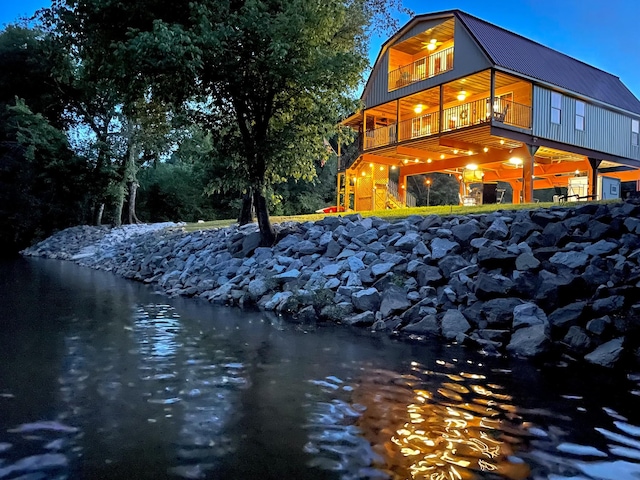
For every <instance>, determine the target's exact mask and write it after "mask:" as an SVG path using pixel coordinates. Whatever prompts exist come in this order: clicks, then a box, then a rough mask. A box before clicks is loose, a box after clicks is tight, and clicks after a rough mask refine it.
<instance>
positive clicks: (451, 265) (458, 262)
mask: <svg viewBox="0 0 640 480" xmlns="http://www.w3.org/2000/svg"><path fill="white" fill-rule="evenodd" d="M469 265H470V263H469V262H468V261H467V260H465V259H464V258H463V257H461V256H460V255H447V256H446V257H444V258H443V259H442V260H440V261H439V262H438V267H439V268H440V270H441V271H442V273H443V274H444V276H445V277H446V278H451V275H452V274H453V272H456V271H458V270H461V269H463V268H465V267H468V266H469Z"/></svg>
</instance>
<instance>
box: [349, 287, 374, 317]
mask: <svg viewBox="0 0 640 480" xmlns="http://www.w3.org/2000/svg"><path fill="white" fill-rule="evenodd" d="M380 301H381V298H380V293H379V292H378V290H376V289H375V288H367V289H365V290H360V291H358V292H355V293H354V294H352V295H351V302H352V303H353V306H354V307H355V308H356V310H359V311H361V312H366V311H368V310H370V311H373V312H376V311H378V308H380Z"/></svg>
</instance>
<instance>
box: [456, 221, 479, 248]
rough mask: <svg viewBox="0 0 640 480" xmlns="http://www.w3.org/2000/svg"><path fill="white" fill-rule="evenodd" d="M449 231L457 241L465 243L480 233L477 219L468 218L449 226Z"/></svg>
mask: <svg viewBox="0 0 640 480" xmlns="http://www.w3.org/2000/svg"><path fill="white" fill-rule="evenodd" d="M451 233H453V237H454V238H455V239H456V240H457V241H459V242H462V243H466V242H468V241H469V240H471V239H472V238H475V237H477V236H479V235H480V224H479V223H478V221H477V220H469V221H468V222H464V223H461V224H459V225H455V226H453V227H451Z"/></svg>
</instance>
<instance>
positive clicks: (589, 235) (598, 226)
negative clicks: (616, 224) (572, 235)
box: [581, 221, 611, 242]
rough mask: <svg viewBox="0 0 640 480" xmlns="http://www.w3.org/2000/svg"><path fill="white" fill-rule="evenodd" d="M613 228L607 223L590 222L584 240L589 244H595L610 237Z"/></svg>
mask: <svg viewBox="0 0 640 480" xmlns="http://www.w3.org/2000/svg"><path fill="white" fill-rule="evenodd" d="M610 231H611V227H610V226H609V225H607V224H605V223H602V222H598V221H591V222H589V225H588V228H587V231H586V232H584V233H583V234H582V236H581V237H582V239H583V240H587V241H589V242H595V241H598V240H600V239H601V238H605V237H607V236H608V235H609V232H610Z"/></svg>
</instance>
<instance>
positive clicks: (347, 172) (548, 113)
mask: <svg viewBox="0 0 640 480" xmlns="http://www.w3.org/2000/svg"><path fill="white" fill-rule="evenodd" d="M362 103H363V105H364V107H363V109H362V110H361V111H359V112H357V113H355V114H354V115H352V116H350V117H349V118H346V119H345V120H344V121H343V122H342V125H343V128H344V127H349V128H351V129H353V130H355V131H356V132H357V138H358V139H357V143H356V146H355V147H352V148H351V149H350V151H349V152H348V153H347V154H345V155H342V156H341V157H340V161H339V169H338V170H339V173H338V207H344V208H350V209H353V210H376V209H384V208H393V207H404V206H413V205H415V198H413V197H412V195H410V194H408V192H407V178H408V177H410V176H413V175H422V174H428V173H431V172H443V173H449V174H451V175H455V176H456V178H457V179H458V180H459V183H460V202H461V203H462V204H477V203H482V202H484V203H486V202H496V201H499V200H500V196H501V192H503V191H504V187H505V186H506V187H510V188H509V190H510V191H512V193H513V195H512V197H513V201H514V202H516V203H517V202H519V201H523V202H533V201H535V198H536V197H535V191H536V190H540V189H555V191H556V192H557V193H558V195H557V196H556V197H555V199H557V200H562V199H569V200H572V199H576V200H584V199H592V198H612V197H614V198H618V197H619V195H620V182H621V181H636V182H637V181H639V180H640V101H639V100H638V99H637V98H636V97H635V96H634V95H633V94H632V93H631V92H630V91H629V90H628V89H627V88H626V87H625V85H624V84H623V83H622V82H621V81H620V79H619V78H618V77H616V76H614V75H611V74H609V73H607V72H604V71H602V70H599V69H597V68H594V67H592V66H590V65H587V64H585V63H583V62H580V61H579V60H576V59H574V58H571V57H569V56H567V55H564V54H562V53H560V52H557V51H555V50H552V49H550V48H547V47H545V46H543V45H540V44H538V43H536V42H534V41H532V40H529V39H527V38H524V37H522V36H520V35H518V34H516V33H513V32H509V31H507V30H505V29H503V28H500V27H498V26H496V25H492V24H490V23H488V22H485V21H484V20H481V19H479V18H476V17H474V16H472V15H469V14H467V13H465V12H462V11H459V10H451V11H445V12H439V13H433V14H426V15H419V16H416V17H414V18H413V19H412V20H411V21H409V22H408V23H407V24H406V25H405V26H404V27H402V28H401V29H400V30H399V31H398V32H397V33H396V34H395V35H394V36H393V37H391V38H390V39H389V40H388V41H387V42H386V43H384V44H383V46H382V48H381V51H380V53H379V55H378V58H377V60H376V62H375V65H374V67H373V70H372V72H371V75H370V77H369V80H368V81H367V84H366V86H365V88H364V91H363V94H362ZM356 147H357V148H356ZM421 178H422V177H421ZM499 187H502V188H499ZM551 191H552V192H553V191H554V190H551Z"/></svg>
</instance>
